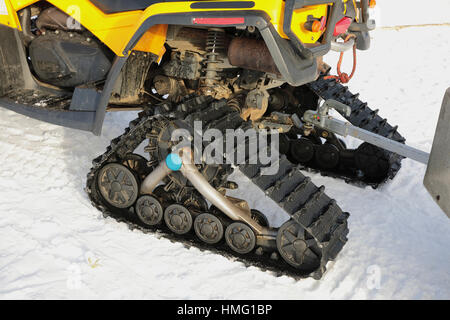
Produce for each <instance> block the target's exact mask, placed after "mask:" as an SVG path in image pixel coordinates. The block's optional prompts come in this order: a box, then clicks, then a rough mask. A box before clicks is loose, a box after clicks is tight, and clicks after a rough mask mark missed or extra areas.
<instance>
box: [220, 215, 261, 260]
mask: <svg viewBox="0 0 450 320" xmlns="http://www.w3.org/2000/svg"><path fill="white" fill-rule="evenodd" d="M225 240H226V242H227V244H228V246H229V247H230V248H231V249H232V250H233V251H235V252H237V253H240V254H247V253H250V252H252V251H253V249H254V248H255V245H256V236H255V233H254V232H253V230H252V229H251V228H250V227H249V226H247V225H246V224H244V223H242V222H234V223H232V224H230V225H229V226H228V228H227V230H226V231H225Z"/></svg>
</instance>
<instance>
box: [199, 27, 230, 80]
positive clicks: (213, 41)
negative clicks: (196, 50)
mask: <svg viewBox="0 0 450 320" xmlns="http://www.w3.org/2000/svg"><path fill="white" fill-rule="evenodd" d="M224 49H225V30H223V29H218V28H211V29H209V30H208V38H207V40H206V51H207V53H206V59H205V68H204V77H203V79H204V81H205V85H206V86H213V85H214V84H216V82H217V81H219V80H220V76H219V75H218V73H219V72H221V71H222V69H220V68H218V66H217V65H218V64H220V63H223V61H222V60H220V59H219V55H220V52H221V51H222V50H224Z"/></svg>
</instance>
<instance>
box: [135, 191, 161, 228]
mask: <svg viewBox="0 0 450 320" xmlns="http://www.w3.org/2000/svg"><path fill="white" fill-rule="evenodd" d="M136 215H137V216H138V218H139V220H140V221H141V222H142V223H144V224H146V225H148V226H156V225H158V224H159V223H161V221H162V219H163V216H164V209H163V207H162V205H161V203H160V202H159V201H158V199H156V198H155V197H152V196H149V195H144V196H142V197H140V198H139V199H138V201H137V202H136Z"/></svg>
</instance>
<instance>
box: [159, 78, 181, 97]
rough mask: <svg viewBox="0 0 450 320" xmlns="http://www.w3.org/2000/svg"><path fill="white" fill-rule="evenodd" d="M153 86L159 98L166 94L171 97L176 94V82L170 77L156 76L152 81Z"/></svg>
mask: <svg viewBox="0 0 450 320" xmlns="http://www.w3.org/2000/svg"><path fill="white" fill-rule="evenodd" d="M153 85H154V86H155V90H156V92H157V93H158V94H159V95H161V96H164V95H166V94H168V95H172V94H176V93H177V92H178V84H177V80H176V79H174V78H171V77H166V76H162V75H158V76H156V77H155V78H154V79H153Z"/></svg>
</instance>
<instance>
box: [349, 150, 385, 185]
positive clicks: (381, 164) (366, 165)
mask: <svg viewBox="0 0 450 320" xmlns="http://www.w3.org/2000/svg"><path fill="white" fill-rule="evenodd" d="M388 155H389V153H387V152H386V151H384V150H383V149H381V148H379V147H376V146H374V145H371V144H369V143H367V142H364V143H363V144H362V145H360V146H359V147H358V149H357V150H356V158H355V160H356V166H357V167H358V168H359V169H361V171H362V172H364V174H365V175H366V176H367V177H368V178H370V179H380V180H381V179H384V177H385V176H386V175H387V174H388V171H389V158H388Z"/></svg>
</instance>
